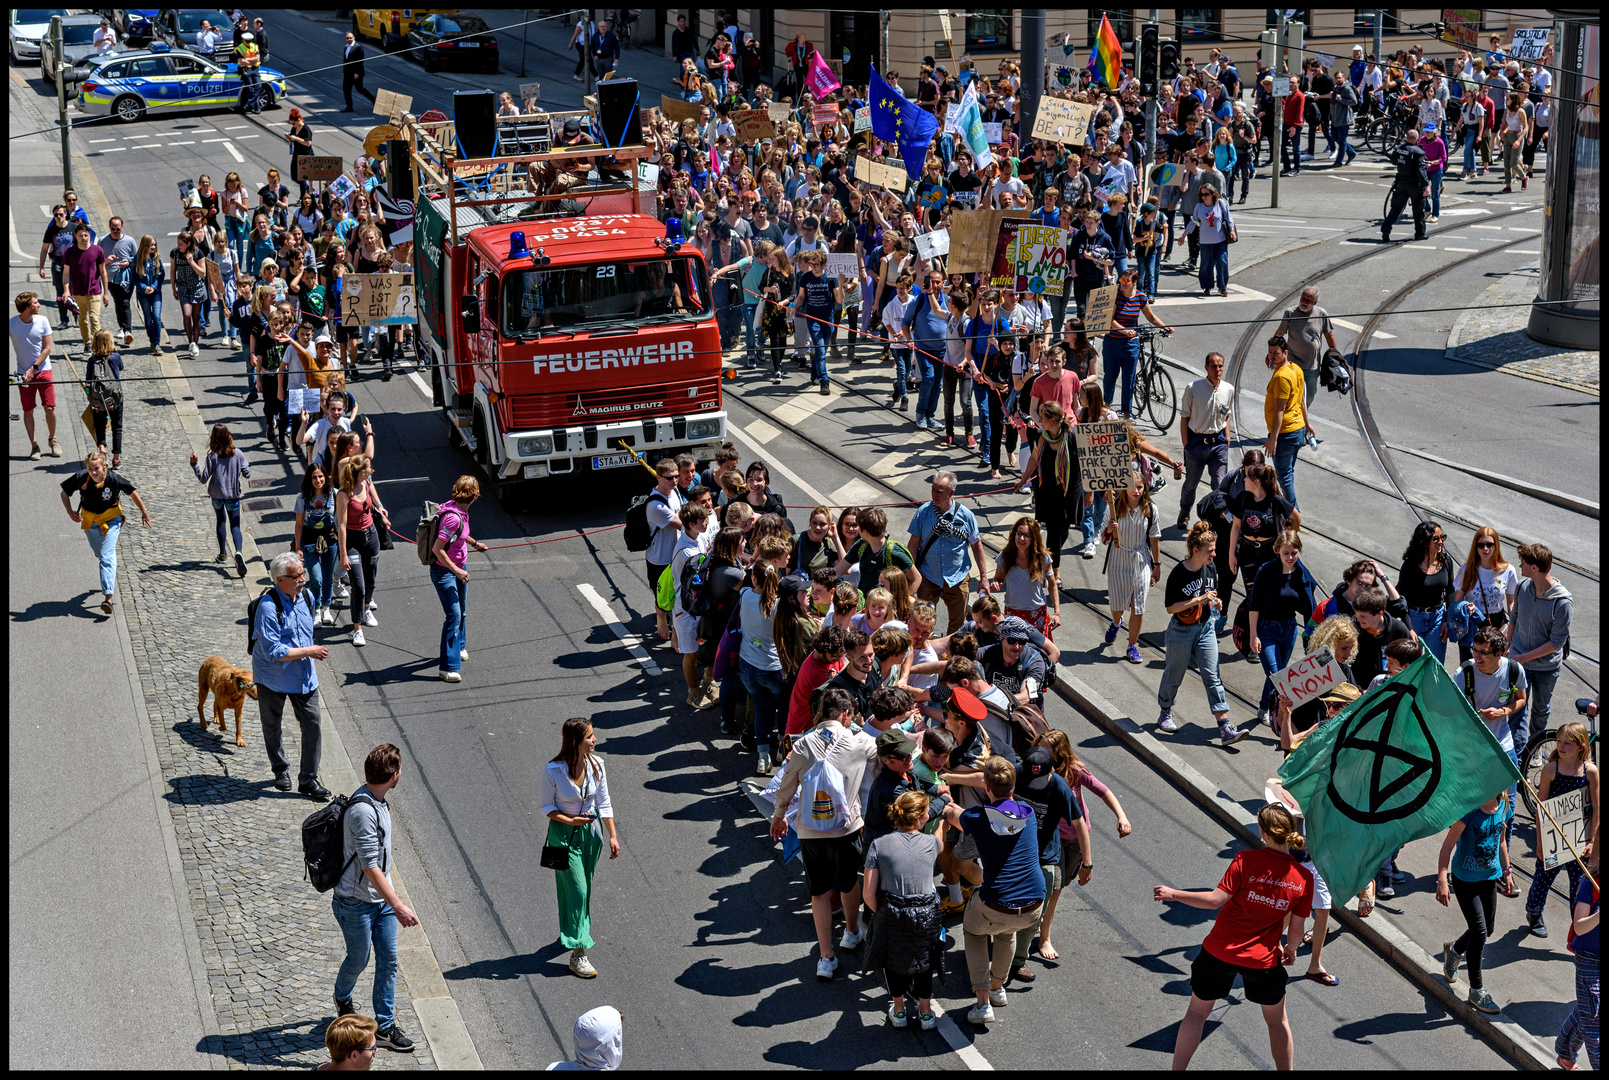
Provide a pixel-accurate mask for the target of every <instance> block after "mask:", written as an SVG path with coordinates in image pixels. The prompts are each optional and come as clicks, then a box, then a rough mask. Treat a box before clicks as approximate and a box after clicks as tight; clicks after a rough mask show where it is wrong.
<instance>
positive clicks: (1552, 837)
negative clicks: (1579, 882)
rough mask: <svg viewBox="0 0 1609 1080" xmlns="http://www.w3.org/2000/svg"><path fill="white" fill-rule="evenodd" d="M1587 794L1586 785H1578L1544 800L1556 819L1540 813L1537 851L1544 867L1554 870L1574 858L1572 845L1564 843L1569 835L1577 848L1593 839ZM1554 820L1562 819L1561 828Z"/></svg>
mask: <svg viewBox="0 0 1609 1080" xmlns="http://www.w3.org/2000/svg"><path fill="white" fill-rule="evenodd" d="M1586 794H1587V791H1586V789H1585V788H1576V789H1575V790H1574V791H1567V792H1565V793H1564V794H1563V795H1555V796H1553V798H1551V799H1549V800H1548V801H1547V802H1545V803H1543V804H1542V805H1543V806H1545V807H1547V809H1548V814H1552V815H1553V820H1552V821H1549V820H1548V815H1547V814H1541V813H1539V814H1537V821H1536V853H1537V854H1538V855H1540V856H1541V857H1542V868H1543V869H1544V870H1552V869H1553V868H1554V867H1556V866H1559V865H1561V864H1562V863H1566V862H1569V861H1570V849H1569V847H1567V846H1566V845H1565V843H1564V841H1565V838H1566V837H1568V838H1569V840H1570V843H1572V844H1574V845H1575V849H1576V850H1577V851H1580V850H1581V849H1582V848H1583V847H1585V846H1586V843H1587V841H1588V840H1590V839H1591V837H1590V836H1588V835H1587V806H1586ZM1554 822H1558V828H1554ZM1561 829H1562V830H1563V832H1562V833H1561V832H1560V830H1561Z"/></svg>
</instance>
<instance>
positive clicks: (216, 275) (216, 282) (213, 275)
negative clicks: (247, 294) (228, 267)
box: [204, 259, 234, 307]
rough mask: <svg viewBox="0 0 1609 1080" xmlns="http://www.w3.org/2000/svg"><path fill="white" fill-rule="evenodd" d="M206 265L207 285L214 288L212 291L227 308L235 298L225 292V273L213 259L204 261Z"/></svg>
mask: <svg viewBox="0 0 1609 1080" xmlns="http://www.w3.org/2000/svg"><path fill="white" fill-rule="evenodd" d="M204 263H205V265H206V267H207V284H208V285H211V286H212V291H213V292H215V293H217V294H218V298H219V299H220V300H222V301H223V303H224V305H225V306H226V307H227V306H228V304H229V302H230V301H231V300H233V299H234V297H232V296H230V295H229V294H228V293H226V292H224V291H223V271H221V270H219V269H218V264H217V263H216V262H214V261H213V260H211V259H206V260H204Z"/></svg>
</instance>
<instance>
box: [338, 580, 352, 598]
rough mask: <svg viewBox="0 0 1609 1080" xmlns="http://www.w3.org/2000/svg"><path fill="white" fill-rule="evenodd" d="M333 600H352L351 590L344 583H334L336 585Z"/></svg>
mask: <svg viewBox="0 0 1609 1080" xmlns="http://www.w3.org/2000/svg"><path fill="white" fill-rule="evenodd" d="M335 599H337V600H350V599H352V589H351V588H350V587H349V586H348V585H347V584H346V582H344V581H338V582H336V584H335Z"/></svg>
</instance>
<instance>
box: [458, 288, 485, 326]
mask: <svg viewBox="0 0 1609 1080" xmlns="http://www.w3.org/2000/svg"><path fill="white" fill-rule="evenodd" d="M459 314H460V315H461V316H463V320H464V333H466V334H478V333H480V301H479V300H477V299H476V298H475V297H473V296H466V297H464V298H463V301H462V306H461V307H460V308H459Z"/></svg>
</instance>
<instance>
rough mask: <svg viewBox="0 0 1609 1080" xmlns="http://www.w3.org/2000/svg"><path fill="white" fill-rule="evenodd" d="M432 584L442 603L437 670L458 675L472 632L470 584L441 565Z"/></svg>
mask: <svg viewBox="0 0 1609 1080" xmlns="http://www.w3.org/2000/svg"><path fill="white" fill-rule="evenodd" d="M430 583H431V584H432V585H434V586H435V587H436V597H437V599H439V600H440V601H441V612H442V615H443V618H442V623H441V655H440V656H438V657H437V658H436V659H437V663H436V667H437V668H438V669H439V670H441V671H457V670H458V669H459V667H460V665H461V664H462V661H461V660H460V659H459V657H458V654H459V653H461V652H463V651H464V650H465V649H467V648H469V630H468V628H467V627H466V626H465V625H464V623H465V617H466V616H467V615H468V610H467V609H466V606H465V605H466V603H467V601H468V599H469V582H467V581H462V580H460V579H459V577H458V575H457V574H454V573H452V572H451V571H450V570H447V569H446V568H445V567H443V566H442V565H441V564H440V563H434V564H432V565H431V567H430Z"/></svg>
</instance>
